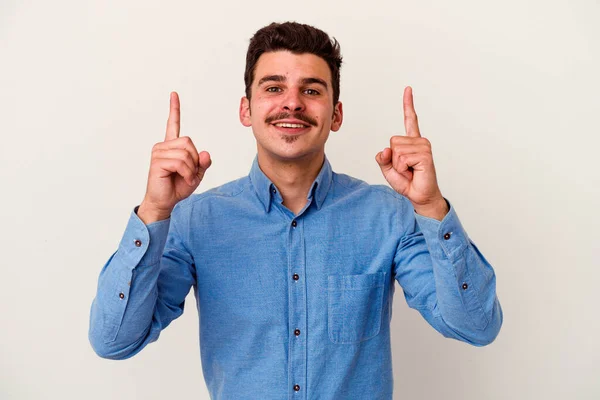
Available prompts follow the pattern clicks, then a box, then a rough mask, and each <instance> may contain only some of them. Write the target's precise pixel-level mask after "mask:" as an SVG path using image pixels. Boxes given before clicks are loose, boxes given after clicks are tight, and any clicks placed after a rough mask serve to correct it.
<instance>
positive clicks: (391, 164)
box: [375, 86, 448, 220]
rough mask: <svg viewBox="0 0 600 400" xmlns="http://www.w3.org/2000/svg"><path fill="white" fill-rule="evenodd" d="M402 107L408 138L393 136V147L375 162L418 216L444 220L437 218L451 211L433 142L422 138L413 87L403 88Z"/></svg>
mask: <svg viewBox="0 0 600 400" xmlns="http://www.w3.org/2000/svg"><path fill="white" fill-rule="evenodd" d="M403 104H404V128H405V130H406V136H392V138H391V139H390V147H386V148H385V149H383V151H380V152H379V153H377V155H376V156H375V160H376V161H377V163H378V164H379V167H380V168H381V172H382V173H383V176H384V177H385V179H386V180H387V181H388V183H389V184H390V186H391V187H392V188H393V189H394V190H395V191H396V192H398V193H400V194H401V195H403V196H405V197H406V198H408V199H409V200H410V201H411V203H412V204H413V207H414V208H415V211H417V213H419V214H422V215H428V216H431V217H432V218H436V219H440V220H441V218H438V217H442V218H443V216H444V215H445V214H446V212H447V210H448V208H447V205H446V201H445V200H444V198H443V196H442V193H441V192H440V189H439V187H438V183H437V178H436V173H435V167H434V165H433V155H432V153H431V143H430V142H429V140H427V139H426V138H424V137H421V132H420V130H419V123H418V120H417V114H416V112H415V107H414V104H413V95H412V88H411V87H410V86H407V87H406V88H405V89H404V97H403Z"/></svg>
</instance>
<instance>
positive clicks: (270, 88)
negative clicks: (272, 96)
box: [267, 86, 281, 93]
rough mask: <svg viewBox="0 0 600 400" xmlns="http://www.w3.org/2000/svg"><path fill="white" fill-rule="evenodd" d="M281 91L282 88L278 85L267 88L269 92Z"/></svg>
mask: <svg viewBox="0 0 600 400" xmlns="http://www.w3.org/2000/svg"><path fill="white" fill-rule="evenodd" d="M279 91H281V88H278V87H276V86H271V87H268V88H267V92H271V93H276V92H279Z"/></svg>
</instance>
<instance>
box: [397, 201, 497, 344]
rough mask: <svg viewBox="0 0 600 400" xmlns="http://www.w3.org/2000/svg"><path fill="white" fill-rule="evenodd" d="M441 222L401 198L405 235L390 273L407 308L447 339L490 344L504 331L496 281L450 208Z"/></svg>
mask: <svg viewBox="0 0 600 400" xmlns="http://www.w3.org/2000/svg"><path fill="white" fill-rule="evenodd" d="M448 206H449V211H448V213H447V214H446V215H445V216H444V217H443V219H442V221H438V220H436V219H433V218H429V217H425V216H422V215H419V214H417V213H416V212H415V211H414V208H413V207H412V205H411V203H410V202H409V201H408V200H407V199H405V198H403V209H402V213H401V215H402V217H401V218H402V220H401V224H402V225H401V228H402V229H403V230H404V235H403V237H402V238H401V240H400V243H399V245H398V249H397V251H396V256H395V260H394V261H395V262H394V272H395V275H396V280H397V281H398V283H399V284H400V285H401V286H402V288H403V290H404V296H405V298H406V301H407V303H408V305H409V306H410V307H411V308H413V309H416V310H418V311H419V312H420V313H421V315H422V316H423V317H424V318H425V320H427V322H428V323H429V324H430V325H431V326H433V327H434V328H435V329H436V330H437V331H438V332H440V333H441V334H443V335H444V336H446V337H451V338H454V339H458V340H461V341H464V342H467V343H470V344H472V345H475V346H484V345H487V344H489V343H491V342H492V341H493V340H494V339H495V338H496V336H497V335H498V333H499V331H500V327H501V326H502V318H503V317H502V308H501V307H500V302H499V301H498V298H497V296H496V276H495V274H494V270H493V268H492V266H491V265H490V264H489V262H488V261H487V260H486V259H485V258H484V256H483V255H482V254H481V252H480V251H479V249H478V248H477V247H476V246H475V244H474V243H473V242H472V241H471V240H470V239H469V237H468V236H467V233H466V231H465V230H464V229H463V227H462V225H461V223H460V221H459V219H458V216H457V214H456V211H455V210H454V207H452V205H451V204H450V202H448Z"/></svg>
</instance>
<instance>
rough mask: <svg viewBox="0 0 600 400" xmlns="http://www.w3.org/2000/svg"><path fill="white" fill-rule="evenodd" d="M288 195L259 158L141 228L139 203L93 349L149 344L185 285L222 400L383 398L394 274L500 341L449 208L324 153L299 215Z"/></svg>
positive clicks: (453, 325)
mask: <svg viewBox="0 0 600 400" xmlns="http://www.w3.org/2000/svg"><path fill="white" fill-rule="evenodd" d="M282 201H283V200H282V197H281V195H280V193H279V190H278V189H277V188H276V187H275V185H274V184H273V183H272V182H271V181H270V180H269V179H268V178H267V177H266V175H265V174H264V173H263V172H262V171H261V170H260V168H259V166H258V162H257V160H256V159H255V161H254V164H253V165H252V168H251V170H250V174H249V175H248V176H246V177H244V178H241V179H238V180H236V181H233V182H230V183H227V184H225V185H223V186H221V187H218V188H215V189H212V190H209V191H206V192H204V193H201V194H193V195H192V196H190V197H188V198H187V199H185V200H183V201H181V202H179V203H178V204H177V205H176V206H175V208H174V209H173V212H172V214H171V216H170V218H169V219H166V220H163V221H157V222H153V223H151V224H148V225H147V226H146V225H145V224H144V223H143V222H142V221H141V219H140V218H139V217H138V216H137V214H136V211H137V207H136V208H135V209H134V210H133V212H132V214H131V217H130V219H129V222H128V225H127V227H126V230H125V233H124V235H123V237H122V240H121V242H120V244H119V247H118V250H117V251H116V252H115V253H114V254H113V255H112V256H111V257H110V259H109V260H108V261H107V263H106V264H105V265H104V268H103V269H102V271H101V273H100V278H99V282H98V291H97V295H96V298H95V299H94V301H93V304H92V309H91V317H90V331H89V338H90V342H91V344H92V346H93V348H94V350H95V351H96V353H97V354H98V355H100V356H101V357H106V358H111V359H124V358H128V357H131V356H133V355H135V354H136V353H138V352H139V351H140V350H142V348H144V346H146V345H147V344H148V343H151V342H153V341H155V340H157V339H158V337H159V335H160V332H161V330H162V329H164V328H166V327H167V326H168V325H169V324H170V323H171V321H173V320H174V319H176V318H177V317H179V316H180V315H181V314H182V313H183V309H184V299H185V297H186V295H187V294H188V293H189V291H190V288H192V287H193V288H194V294H195V296H196V306H197V308H198V312H199V321H200V349H201V359H202V368H203V373H204V378H205V380H206V384H207V387H208V390H209V392H210V395H211V398H212V399H215V400H217V399H219V400H220V399H225V400H230V399H235V400H244V399H252V400H257V399H260V400H271V399H273V400H275V399H277V400H281V399H292V400H295V399H319V400H329V399H331V400H340V399H360V400H368V399H392V390H393V375H392V358H391V357H392V353H391V342H390V319H391V316H392V297H393V294H394V289H395V286H394V282H395V281H398V283H399V284H400V286H401V287H402V289H403V291H404V296H405V298H406V301H407V303H408V305H409V306H410V307H411V308H413V309H416V310H418V311H419V312H420V313H421V315H422V316H423V317H424V318H425V320H427V322H428V323H429V324H430V325H431V326H432V327H433V328H435V329H436V330H437V331H438V332H440V333H441V334H442V335H444V336H446V337H450V338H454V339H458V340H461V341H464V342H467V343H471V344H473V345H475V346H483V345H486V344H488V343H490V342H492V341H493V340H494V338H495V337H496V336H497V334H498V332H499V330H500V326H501V325H502V310H501V308H500V304H499V302H498V299H497V296H496V277H495V274H494V270H493V269H492V266H491V265H490V264H489V263H488V262H487V260H486V259H485V258H484V257H483V255H482V254H481V253H480V252H479V250H478V249H477V247H476V246H475V244H474V243H473V242H472V241H471V240H470V239H469V237H468V236H467V233H466V232H465V230H464V229H463V227H462V226H461V223H460V221H459V219H458V217H457V214H456V211H455V210H454V207H453V206H452V205H451V204H450V202H448V205H449V206H450V211H449V212H448V214H447V215H446V216H445V217H444V219H443V220H442V221H441V222H440V221H437V220H435V219H432V218H427V217H424V216H421V215H418V214H416V213H415V211H414V208H413V207H412V204H411V202H410V201H409V200H408V199H407V198H405V197H403V196H401V195H399V194H398V193H396V192H395V191H394V190H392V189H391V188H389V187H387V186H381V185H369V184H367V183H365V182H363V181H360V180H358V179H355V178H352V177H350V176H347V175H344V174H338V173H335V172H333V171H332V169H331V166H330V164H329V162H328V161H327V159H326V160H325V162H324V164H323V167H322V169H321V171H320V173H319V175H318V176H317V178H316V179H315V181H314V183H313V185H312V187H311V189H310V191H309V195H308V201H307V203H306V206H305V207H304V209H303V210H302V211H300V212H299V213H298V214H297V215H294V214H293V213H292V212H291V211H290V210H288V209H287V208H286V207H285V206H283V205H282ZM446 201H448V200H447V199H446Z"/></svg>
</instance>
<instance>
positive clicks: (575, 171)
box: [0, 0, 600, 400]
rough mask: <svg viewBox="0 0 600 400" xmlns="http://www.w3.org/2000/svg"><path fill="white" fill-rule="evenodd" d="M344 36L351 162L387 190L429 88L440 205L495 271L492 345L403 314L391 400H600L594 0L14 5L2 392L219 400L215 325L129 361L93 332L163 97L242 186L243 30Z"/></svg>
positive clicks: (5, 29)
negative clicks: (212, 375)
mask: <svg viewBox="0 0 600 400" xmlns="http://www.w3.org/2000/svg"><path fill="white" fill-rule="evenodd" d="M287 20H296V21H298V22H303V23H309V24H312V25H315V26H317V27H319V28H321V29H323V30H325V31H326V32H328V33H329V34H331V35H332V36H334V37H336V38H337V39H338V40H339V41H340V42H341V46H342V53H343V56H344V65H343V67H342V71H341V72H342V84H341V88H342V90H341V100H342V102H343V104H344V111H345V119H344V124H343V126H342V129H341V130H340V131H339V132H337V133H332V135H331V137H330V140H329V142H328V145H327V154H328V157H329V159H330V161H331V163H332V165H333V168H334V170H335V171H337V172H344V173H348V174H350V175H353V176H355V177H358V178H361V179H364V180H366V181H368V182H370V183H384V182H385V181H384V179H383V177H382V176H381V173H380V170H379V167H378V166H377V164H376V162H375V161H374V156H375V154H376V153H377V152H378V151H380V150H381V149H383V148H384V147H385V146H386V145H387V143H388V141H389V137H390V136H392V135H394V134H404V127H403V121H402V118H403V116H402V107H401V105H402V91H403V89H404V87H405V86H407V85H411V86H412V87H413V89H414V99H415V107H416V110H417V113H418V115H419V121H420V125H421V132H422V134H423V136H425V137H427V138H428V139H429V140H430V141H431V142H432V144H433V155H434V160H435V165H436V168H437V172H438V182H439V184H440V188H441V190H442V194H443V195H444V196H445V197H447V198H448V199H450V200H451V201H452V202H453V204H454V206H455V207H456V210H457V212H458V215H459V216H460V218H461V221H462V223H463V225H464V227H465V228H466V230H467V232H468V233H469V236H470V237H471V239H472V240H473V241H474V242H475V243H476V244H477V245H478V247H479V248H480V249H481V251H482V252H483V254H484V255H485V256H486V258H487V259H488V260H489V261H490V262H491V263H492V265H493V266H494V268H495V271H496V274H497V289H498V296H499V299H500V302H501V304H502V307H503V310H504V317H505V319H504V325H503V327H502V331H501V332H500V335H499V336H498V338H497V340H496V341H495V342H494V343H493V344H491V345H490V346H488V347H484V348H476V347H471V346H469V345H467V344H464V343H461V342H458V341H454V340H450V339H444V338H443V337H442V336H441V335H439V334H438V333H437V332H435V331H434V330H433V329H432V328H431V327H430V326H429V325H427V323H426V322H425V321H424V320H423V319H422V318H421V317H420V315H419V314H418V313H417V312H416V311H414V310H411V309H409V308H408V307H407V306H406V304H405V301H404V298H403V296H402V292H401V291H397V292H396V297H395V302H394V318H393V320H392V325H393V327H392V329H393V356H394V376H395V399H437V398H439V399H445V400H451V399H473V400H480V399H498V400H499V399H511V400H512V399H598V398H600V367H599V364H600V346H599V344H598V343H599V339H598V338H600V312H599V311H598V298H599V296H598V286H599V278H600V272H599V270H600V256H599V253H600V246H599V245H598V230H599V229H598V228H599V227H600V223H599V222H600V221H599V217H598V214H599V206H600V195H599V187H600V178H599V172H598V167H599V164H600V163H599V162H598V157H599V155H598V147H599V145H600V140H599V139H598V136H599V135H600V129H599V128H600V123H599V122H598V117H599V114H600V101H599V100H598V96H599V93H600V80H599V78H598V71H600V54H599V53H600V45H599V39H600V24H598V21H599V20H600V5H599V3H598V2H597V1H593V0H590V1H583V0H579V1H571V2H569V1H566V0H563V1H515V0H504V1H501V2H482V1H466V0H455V1H452V2H441V1H440V2H433V1H418V2H417V1H414V2H407V1H389V2H378V1H374V0H369V1H367V2H365V1H360V2H356V3H355V4H354V3H353V2H349V1H347V2H344V3H342V2H327V1H324V0H319V1H305V2H300V3H298V2H296V3H294V2H272V3H270V2H267V1H262V0H260V1H259V0H254V1H250V0H248V1H243V2H242V1H240V2H238V3H232V2H227V1H219V2H214V3H205V2H198V1H151V0H144V1H141V0H138V1H114V0H113V1H96V2H91V1H89V2H86V1H75V0H70V1H69V0H62V1H61V0H56V1H52V2H49V1H39V0H38V1H34V0H32V1H25V0H23V1H18V2H17V1H16V0H2V1H1V2H0V117H1V119H0V131H1V132H2V135H1V139H0V156H1V159H0V189H1V191H2V193H1V197H0V199H1V200H0V201H1V207H0V246H1V259H0V260H1V261H0V263H1V264H0V268H1V275H0V324H1V325H0V327H1V328H0V398H1V399H61V400H65V399H78V400H79V399H145V400H149V399H167V398H169V399H183V398H194V399H208V394H207V391H206V388H205V384H204V380H203V377H202V371H201V365H200V356H199V347H198V328H197V322H198V317H197V315H196V311H195V307H194V306H193V300H192V298H188V300H192V301H188V303H187V312H186V313H185V314H184V315H183V316H182V317H181V318H180V319H179V320H177V321H175V322H174V323H173V324H172V325H171V326H170V327H169V328H168V329H167V330H165V331H163V334H162V335H161V338H160V340H159V341H158V342H156V343H153V344H151V345H149V346H148V347H147V348H146V349H144V351H142V352H141V353H140V354H138V355H137V356H136V357H134V358H132V359H130V360H127V361H108V360H103V359H101V358H99V357H97V356H96V355H95V354H94V353H93V351H92V349H91V347H90V345H89V343H88V339H87V330H88V319H89V309H90V304H91V302H92V299H93V297H94V295H95V290H96V284H97V277H98V274H99V272H100V269H101V268H102V266H103V264H104V263H105V262H106V260H107V259H108V257H109V256H110V254H112V252H114V251H115V250H116V248H117V245H118V243H119V240H120V239H121V236H122V233H123V231H124V229H125V226H126V223H127V220H128V218H129V215H130V212H131V210H132V209H133V207H134V206H135V205H137V204H139V203H140V202H141V200H142V198H143V195H144V192H145V188H146V178H147V173H148V166H149V162H150V153H151V149H152V146H153V145H154V143H156V142H158V141H161V140H163V138H164V127H165V122H166V119H167V114H168V101H169V92H170V91H171V90H176V91H178V92H179V94H180V98H181V103H182V133H181V134H182V136H183V135H186V136H190V137H191V138H192V139H193V140H194V143H195V144H196V146H197V147H198V148H199V149H205V150H208V151H209V152H210V153H211V155H212V158H213V166H212V167H211V169H210V170H209V172H208V173H207V175H206V178H205V180H204V182H203V183H202V184H201V186H200V188H199V189H198V192H200V191H203V190H206V189H208V188H211V187H214V186H217V185H220V184H222V183H225V182H227V181H229V180H232V179H235V178H238V177H240V176H243V175H246V174H247V173H248V171H249V169H250V164H251V162H252V159H253V157H254V154H255V142H254V137H253V135H252V133H251V130H250V129H247V128H244V127H242V125H241V124H240V123H239V121H238V116H237V110H238V104H239V99H240V97H241V96H242V95H243V90H244V84H243V72H244V63H245V52H246V48H247V45H248V40H249V38H250V37H251V36H252V34H253V33H254V32H255V31H256V30H257V29H259V28H260V27H262V26H264V25H266V24H268V23H269V22H271V21H278V22H283V21H287Z"/></svg>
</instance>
